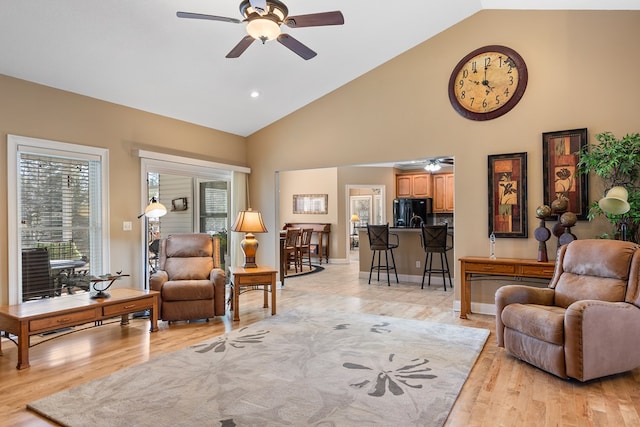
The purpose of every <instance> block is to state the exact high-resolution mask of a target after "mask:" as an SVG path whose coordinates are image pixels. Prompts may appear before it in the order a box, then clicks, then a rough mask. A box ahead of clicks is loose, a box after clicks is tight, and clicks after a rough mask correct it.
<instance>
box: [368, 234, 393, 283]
mask: <svg viewBox="0 0 640 427" xmlns="http://www.w3.org/2000/svg"><path fill="white" fill-rule="evenodd" d="M367 234H368V235H369V247H370V248H371V269H370V270H369V284H371V273H373V270H377V271H378V281H380V270H386V272H387V286H391V280H390V279H389V270H393V271H394V273H395V275H396V283H400V282H399V281H398V272H397V270H396V260H395V258H394V257H393V250H394V249H395V248H397V247H398V235H397V234H389V224H385V225H369V224H367ZM389 236H395V243H390V242H389ZM383 251H384V258H385V265H380V257H381V253H382V252H383ZM389 252H390V253H391V262H392V265H390V264H389ZM376 253H377V254H378V265H377V266H374V261H375V259H376Z"/></svg>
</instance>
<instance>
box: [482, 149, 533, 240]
mask: <svg viewBox="0 0 640 427" xmlns="http://www.w3.org/2000/svg"><path fill="white" fill-rule="evenodd" d="M488 159H489V233H488V234H487V235H488V236H489V235H491V233H492V232H493V233H494V234H495V236H496V237H524V238H526V237H527V236H528V228H527V153H512V154H496V155H490V156H489V157H488Z"/></svg>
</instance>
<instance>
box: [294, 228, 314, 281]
mask: <svg viewBox="0 0 640 427" xmlns="http://www.w3.org/2000/svg"><path fill="white" fill-rule="evenodd" d="M311 236H313V228H303V229H302V234H301V235H300V239H299V244H298V247H297V252H296V254H297V257H298V265H300V271H302V266H303V264H304V260H305V259H306V260H307V261H308V263H309V271H311Z"/></svg>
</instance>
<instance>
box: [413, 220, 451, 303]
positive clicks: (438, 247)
mask: <svg viewBox="0 0 640 427" xmlns="http://www.w3.org/2000/svg"><path fill="white" fill-rule="evenodd" d="M448 228H449V225H448V224H446V223H445V224H443V225H422V247H423V248H424V251H425V253H426V258H425V260H424V271H423V272H422V286H421V289H424V276H425V275H426V274H427V273H429V281H428V286H431V274H432V273H440V274H442V284H443V285H444V290H445V291H446V290H447V282H446V280H445V276H444V274H445V273H447V276H449V285H450V286H451V288H453V283H452V282H451V274H450V272H449V261H448V260H447V251H449V250H450V249H453V246H447V237H448V231H449V230H448ZM435 254H440V268H439V269H436V268H433V256H434V255H435ZM427 265H428V267H427Z"/></svg>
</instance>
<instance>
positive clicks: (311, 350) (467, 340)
mask: <svg viewBox="0 0 640 427" xmlns="http://www.w3.org/2000/svg"><path fill="white" fill-rule="evenodd" d="M488 335H489V331H487V330H484V329H477V328H467V327H461V326H451V325H444V324H437V323H431V322H428V321H418V320H407V319H399V318H392V317H386V316H377V315H367V314H354V313H336V312H327V311H315V310H310V311H305V310H300V309H299V310H293V311H289V312H285V313H281V314H278V315H276V316H272V317H271V318H268V319H266V320H263V321H260V322H257V323H255V324H253V325H250V326H248V327H245V328H242V329H239V330H237V331H232V332H230V333H228V334H225V335H223V336H218V337H215V338H212V339H210V340H207V341H205V342H203V343H200V344H197V345H194V346H192V347H189V348H187V349H184V350H180V351H177V352H174V353H169V354H165V355H161V356H158V357H155V358H153V359H152V360H150V361H149V362H147V363H143V364H140V365H137V366H133V367H129V368H126V369H124V370H122V371H119V372H117V373H115V374H113V375H110V376H108V377H106V378H102V379H98V380H94V381H92V382H89V383H87V384H83V385H81V386H78V387H74V388H72V389H69V390H66V391H63V392H60V393H57V394H54V395H52V396H49V397H47V398H44V399H41V400H39V401H36V402H32V403H30V404H29V408H30V409H32V410H34V411H36V412H38V413H40V414H42V415H44V416H46V417H48V418H50V419H52V420H54V421H56V422H58V423H60V424H63V425H68V426H86V425H92V426H97V427H107V426H113V425H135V426H153V427H158V426H185V427H187V426H195V425H203V426H205V425H206V426H225V427H232V426H282V425H295V426H301V425H312V426H354V425H367V426H399V425H402V426H441V425H442V424H443V423H444V421H445V420H446V418H447V415H448V414H449V411H450V410H451V407H452V405H453V403H454V402H455V399H456V397H457V396H458V393H459V391H460V389H461V387H462V385H463V384H464V382H465V380H466V378H467V376H468V375H469V371H470V370H471V368H472V367H473V364H474V363H475V361H476V359H477V357H478V355H479V353H480V351H481V349H482V347H483V346H484V343H485V342H486V339H487V337H488Z"/></svg>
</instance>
